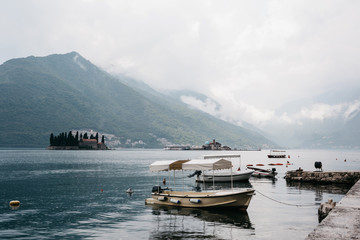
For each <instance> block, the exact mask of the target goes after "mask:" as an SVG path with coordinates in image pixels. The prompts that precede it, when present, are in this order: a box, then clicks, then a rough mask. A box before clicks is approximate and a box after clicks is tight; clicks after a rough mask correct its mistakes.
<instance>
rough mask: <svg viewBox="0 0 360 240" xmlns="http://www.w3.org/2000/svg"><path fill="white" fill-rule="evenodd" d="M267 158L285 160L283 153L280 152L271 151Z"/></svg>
mask: <svg viewBox="0 0 360 240" xmlns="http://www.w3.org/2000/svg"><path fill="white" fill-rule="evenodd" d="M267 156H268V158H286V154H285V151H280V150H271V151H270V154H268V155H267Z"/></svg>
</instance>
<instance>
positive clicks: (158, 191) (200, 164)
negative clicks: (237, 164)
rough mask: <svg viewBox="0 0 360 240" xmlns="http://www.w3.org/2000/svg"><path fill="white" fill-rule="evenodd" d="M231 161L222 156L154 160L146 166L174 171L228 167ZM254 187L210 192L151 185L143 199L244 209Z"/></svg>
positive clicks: (182, 204) (173, 204) (156, 202)
mask: <svg viewBox="0 0 360 240" xmlns="http://www.w3.org/2000/svg"><path fill="white" fill-rule="evenodd" d="M231 168H232V163H231V161H228V160H225V159H198V160H177V161H157V162H155V163H153V164H151V165H150V170H151V171H155V172H159V171H171V170H173V171H174V175H175V170H193V171H194V170H201V171H204V170H220V169H231ZM254 191H255V190H254V189H251V188H250V189H248V188H245V189H234V188H233V187H231V189H229V190H212V191H202V192H195V191H171V190H169V189H162V188H161V187H160V186H154V187H153V189H152V193H151V198H148V199H146V200H145V204H148V205H164V206H178V207H190V208H207V207H236V208H239V209H243V210H246V209H247V208H248V206H249V204H250V200H251V198H252V196H253V195H254Z"/></svg>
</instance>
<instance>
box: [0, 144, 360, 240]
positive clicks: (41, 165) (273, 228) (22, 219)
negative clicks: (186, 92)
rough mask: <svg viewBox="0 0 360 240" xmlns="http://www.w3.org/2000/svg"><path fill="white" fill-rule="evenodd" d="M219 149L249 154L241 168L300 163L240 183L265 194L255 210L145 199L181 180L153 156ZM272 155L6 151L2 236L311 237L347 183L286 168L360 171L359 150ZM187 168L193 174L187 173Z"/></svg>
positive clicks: (191, 183) (1, 157) (0, 198)
mask: <svg viewBox="0 0 360 240" xmlns="http://www.w3.org/2000/svg"><path fill="white" fill-rule="evenodd" d="M219 153H220V154H230V153H231V154H241V163H242V166H245V165H246V164H256V163H264V164H265V165H267V164H268V163H270V162H275V163H277V162H281V163H285V161H287V160H289V161H291V162H292V163H293V165H290V166H289V167H285V166H276V168H277V171H278V172H279V174H278V176H277V180H276V181H272V180H268V179H255V178H251V179H250V183H236V184H235V186H236V187H253V188H254V189H255V190H257V191H258V192H257V194H256V195H255V196H254V197H253V199H252V201H251V203H250V206H249V208H248V210H247V211H246V212H239V211H222V210H199V209H174V208H156V207H151V206H145V204H144V199H145V198H147V197H149V196H150V192H151V188H152V186H153V185H155V184H157V179H163V178H164V177H165V178H167V179H168V181H167V183H168V184H170V186H172V175H171V176H170V177H169V175H168V174H167V173H162V174H160V175H159V177H157V176H158V175H157V174H155V173H151V172H150V171H149V165H150V164H151V163H152V162H154V161H157V160H176V159H193V158H196V157H201V156H202V155H209V154H219ZM267 154H268V151H254V152H252V151H248V152H240V151H239V152H213V151H211V152H209V151H206V152H205V151H164V150H136V151H135V150H111V151H48V150H39V149H37V150H34V149H25V150H19V149H15V150H13V149H12V150H5V149H3V150H0V203H1V205H0V238H3V239H128V238H129V239H174V238H176V239H198V238H201V239H304V238H305V237H306V236H307V235H308V234H309V233H310V232H311V231H312V230H313V229H314V228H315V227H316V226H317V224H318V219H317V209H318V207H319V204H320V203H322V202H325V201H327V200H328V199H330V198H331V199H333V200H334V201H336V202H337V201H339V200H341V198H342V197H343V196H344V195H345V193H346V192H347V190H348V189H347V188H344V187H343V186H333V185H331V186H329V185H328V186H327V185H325V186H320V185H319V186H314V185H304V184H302V185H300V184H294V185H287V183H286V181H285V180H284V179H283V177H284V175H285V172H286V171H288V170H293V169H298V168H299V167H301V168H303V169H304V170H314V166H313V165H314V162H315V161H321V162H322V163H323V169H324V170H360V152H359V151H324V150H291V151H287V152H286V154H288V155H290V159H275V160H274V159H268V158H267V156H266V155H267ZM345 159H346V162H345V161H344V160H345ZM269 168H271V167H269ZM188 174H190V172H185V173H184V176H186V175H188ZM176 176H177V177H178V178H177V187H179V188H183V186H184V187H185V188H186V189H189V188H193V187H195V186H196V183H195V180H194V178H186V179H185V180H184V181H183V180H182V174H181V172H179V173H177V175H176ZM169 178H170V179H169ZM170 180H171V181H170ZM217 185H218V184H217ZM129 187H131V188H133V189H134V193H133V194H132V195H131V196H130V195H128V194H127V193H126V190H127V189H128V188H129ZM222 187H223V188H226V187H228V186H227V185H223V186H222ZM263 195H265V196H266V197H265V196H263ZM270 198H271V199H273V200H271V199H270ZM11 200H19V201H20V202H21V206H20V208H19V209H17V210H12V209H11V208H10V207H9V201H11ZM274 200H277V201H278V202H277V201H274ZM279 201H280V202H282V203H279ZM293 205H306V206H303V207H299V206H298V207H296V206H293Z"/></svg>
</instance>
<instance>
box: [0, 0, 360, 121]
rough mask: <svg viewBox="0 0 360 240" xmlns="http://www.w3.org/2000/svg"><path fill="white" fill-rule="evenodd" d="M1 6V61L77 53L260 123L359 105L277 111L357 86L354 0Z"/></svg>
mask: <svg viewBox="0 0 360 240" xmlns="http://www.w3.org/2000/svg"><path fill="white" fill-rule="evenodd" d="M0 6H1V7H0V20H1V21H0V31H1V37H0V53H1V54H0V63H3V62H4V61H6V60H9V59H12V58H19V57H27V56H30V55H34V56H46V55H49V54H53V53H68V52H71V51H77V52H78V53H80V54H81V55H82V56H83V57H85V58H86V59H88V60H90V61H91V62H92V63H94V64H96V65H98V66H101V67H102V68H104V69H106V70H108V71H111V72H118V73H122V74H126V75H128V76H131V77H134V78H136V79H139V80H142V81H144V82H146V83H147V84H149V85H150V86H152V87H153V88H155V89H157V90H169V89H191V90H194V91H198V92H201V93H203V94H206V95H207V96H209V97H211V98H213V99H214V100H216V101H217V102H219V103H220V104H221V105H222V106H223V107H222V108H221V109H220V110H219V109H218V110H216V109H215V108H214V106H215V105H214V104H213V103H212V102H211V101H207V102H200V101H197V100H196V99H193V98H189V97H184V98H183V100H184V101H186V102H188V103H190V104H192V105H196V106H198V107H199V108H202V109H204V110H206V111H208V112H210V113H212V114H218V115H221V117H222V118H224V119H225V118H229V119H232V120H233V121H240V120H246V121H248V122H250V123H253V124H256V125H261V124H263V123H264V122H266V121H271V120H274V119H275V118H277V120H278V121H284V122H287V123H289V124H290V123H294V122H296V121H299V119H300V118H301V117H312V118H314V119H320V120H321V119H323V118H327V117H331V116H333V115H334V114H335V115H336V114H339V113H341V114H344V116H345V115H346V114H348V115H351V111H358V110H359V108H360V103H359V102H358V101H352V102H347V103H342V104H343V105H341V104H340V105H339V104H336V105H329V104H316V105H310V106H304V107H303V108H302V109H301V111H299V112H298V113H293V114H292V115H290V114H289V113H287V112H283V113H281V116H280V117H279V116H277V114H276V113H275V111H276V110H277V109H279V108H280V107H281V106H282V105H283V104H286V103H289V102H292V101H299V100H300V101H301V100H304V99H311V98H313V97H314V96H317V95H319V94H321V93H324V92H327V91H331V90H335V89H340V88H344V87H346V88H359V86H360V83H359V82H360V79H359V76H360V67H359V63H360V57H359V56H360V47H359V45H360V27H359V23H360V1H357V0H341V1H340V0H339V1H335V0H334V1H333V0H319V1H316V0H315V1H314V0H308V1H307V0H301V1H289V0H283V1H281V0H280V1H271V0H269V1H265V0H264V1H261V0H248V1H241V0H234V1H211V0H207V1H201V0H199V1H197V0H179V1H176V0H159V1H152V0H127V1H123V0H109V1H107V0H97V1H96V0H52V1H49V0H23V1H20V0H0ZM354 109H355V110H354ZM216 111H217V112H216ZM349 111H350V114H349Z"/></svg>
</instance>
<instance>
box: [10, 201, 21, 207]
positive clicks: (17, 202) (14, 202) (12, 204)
mask: <svg viewBox="0 0 360 240" xmlns="http://www.w3.org/2000/svg"><path fill="white" fill-rule="evenodd" d="M9 205H10V206H12V207H18V206H20V201H18V200H12V201H10V203H9Z"/></svg>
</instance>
